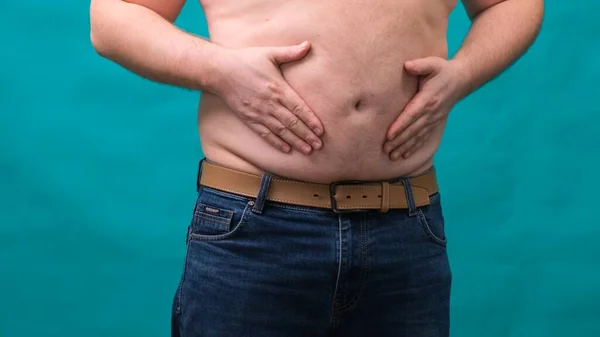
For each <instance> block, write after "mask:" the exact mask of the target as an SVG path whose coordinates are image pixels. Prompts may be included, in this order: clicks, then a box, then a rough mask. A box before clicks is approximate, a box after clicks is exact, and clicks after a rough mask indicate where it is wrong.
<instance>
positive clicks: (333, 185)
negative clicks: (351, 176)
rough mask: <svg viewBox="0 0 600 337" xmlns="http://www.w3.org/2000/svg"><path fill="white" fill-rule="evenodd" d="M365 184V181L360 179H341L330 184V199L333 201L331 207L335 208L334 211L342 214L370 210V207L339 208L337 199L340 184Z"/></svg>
mask: <svg viewBox="0 0 600 337" xmlns="http://www.w3.org/2000/svg"><path fill="white" fill-rule="evenodd" d="M363 184H365V182H364V181H360V180H340V181H334V182H332V183H331V184H329V199H330V202H331V209H332V210H333V212H334V213H337V214H340V213H359V212H366V211H368V209H360V208H350V209H339V208H338V205H337V200H335V192H336V187H338V186H339V185H363Z"/></svg>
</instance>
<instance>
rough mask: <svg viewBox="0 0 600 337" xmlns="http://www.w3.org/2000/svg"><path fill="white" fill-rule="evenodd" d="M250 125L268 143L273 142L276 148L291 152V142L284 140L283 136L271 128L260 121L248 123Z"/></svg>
mask: <svg viewBox="0 0 600 337" xmlns="http://www.w3.org/2000/svg"><path fill="white" fill-rule="evenodd" d="M247 125H248V127H250V129H251V130H252V131H254V132H256V133H257V134H258V135H259V136H261V137H262V138H263V139H264V140H266V141H267V143H269V144H271V145H272V146H273V147H275V148H276V149H278V150H280V151H281V152H284V153H289V152H290V151H291V150H292V149H291V147H290V145H289V144H287V143H286V142H284V141H283V140H282V139H281V138H279V137H278V136H277V135H276V134H274V133H273V132H272V131H271V130H269V129H268V128H267V127H266V126H264V125H262V124H258V123H250V122H249V123H247Z"/></svg>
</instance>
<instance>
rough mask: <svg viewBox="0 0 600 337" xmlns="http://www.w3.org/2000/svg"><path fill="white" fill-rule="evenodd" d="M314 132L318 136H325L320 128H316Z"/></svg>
mask: <svg viewBox="0 0 600 337" xmlns="http://www.w3.org/2000/svg"><path fill="white" fill-rule="evenodd" d="M314 131H315V133H316V134H317V136H322V135H323V130H321V129H320V128H315V129H314Z"/></svg>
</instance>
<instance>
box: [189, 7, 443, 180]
mask: <svg viewBox="0 0 600 337" xmlns="http://www.w3.org/2000/svg"><path fill="white" fill-rule="evenodd" d="M221 1H223V3H224V5H223V4H221V5H219V4H218V3H216V2H215V3H214V4H213V3H208V4H205V13H206V17H207V21H208V23H209V29H210V33H211V39H212V40H213V41H214V42H217V43H219V44H222V45H225V46H230V47H236V48H238V47H239V48H241V47H246V46H280V45H292V44H296V43H299V42H301V41H303V40H308V41H310V42H311V44H312V48H311V51H310V53H309V54H308V56H307V57H306V58H305V59H303V60H301V61H299V62H295V63H290V64H286V65H284V66H283V67H282V72H283V75H284V77H285V79H286V80H287V82H288V83H289V84H290V86H291V87H292V88H293V89H294V90H295V91H296V92H298V94H300V96H302V97H303V99H304V100H305V101H306V103H307V104H308V105H309V106H310V107H311V108H312V109H313V110H314V111H315V113H316V114H317V116H318V117H319V118H320V119H321V121H322V122H323V125H324V127H325V135H324V136H323V138H322V139H323V143H324V147H323V149H321V150H320V151H314V152H313V153H312V154H310V155H304V154H301V153H298V152H292V153H290V154H285V153H281V152H279V151H278V150H276V149H274V148H271V146H270V145H268V144H267V143H266V142H265V141H264V140H263V139H262V138H260V137H259V136H258V135H256V134H254V133H253V132H252V131H251V130H250V129H249V128H248V127H246V126H245V124H244V123H243V122H241V120H239V119H238V118H237V117H236V116H235V115H234V114H233V113H232V111H231V110H230V109H229V108H228V107H227V106H226V105H225V104H224V103H223V101H222V100H221V99H220V98H219V97H216V96H213V95H210V94H207V93H205V94H204V95H203V96H202V100H201V102H200V107H199V116H198V126H199V133H200V140H201V143H202V149H203V152H204V154H205V155H206V157H207V158H209V159H211V160H213V161H215V162H217V163H221V164H223V165H227V166H230V167H233V168H237V169H240V170H243V171H248V172H254V173H261V172H265V171H267V172H271V173H274V174H276V175H279V176H283V177H288V178H292V179H299V180H305V181H314V182H324V183H327V182H331V181H335V180H345V179H360V180H378V179H388V178H393V177H397V176H403V175H413V174H417V173H419V172H420V171H423V170H425V169H427V168H428V167H429V166H431V165H432V158H433V155H434V153H435V151H436V150H437V147H438V145H439V142H440V138H441V134H442V130H443V127H440V128H438V130H436V131H435V132H434V135H433V137H431V138H430V140H429V141H428V143H427V144H425V145H424V146H423V148H422V149H421V150H420V151H418V152H417V153H415V154H414V155H413V156H411V157H410V158H408V159H405V160H399V161H391V160H390V159H389V157H388V155H387V154H386V153H385V152H383V150H382V145H383V142H384V139H385V136H386V132H387V129H388V128H389V126H390V125H391V123H392V122H393V121H394V120H395V119H396V118H397V117H398V115H399V114H400V113H401V111H402V109H403V108H404V106H405V105H406V104H407V103H408V101H409V100H410V99H411V98H412V97H413V96H414V94H415V92H416V90H417V79H416V78H415V77H413V76H410V75H408V74H407V73H406V72H405V71H404V70H403V63H404V61H406V60H408V59H412V58H418V57H425V56H433V55H435V56H442V57H443V56H445V55H446V42H445V28H446V27H445V22H446V21H444V20H447V13H445V11H447V9H444V7H443V6H441V5H440V6H439V8H431V4H429V5H427V6H424V5H422V1H419V0H414V1H410V0H409V1H395V0H384V1H380V2H378V3H376V5H373V4H374V2H369V1H356V2H350V3H349V2H347V1H331V2H329V1H328V2H320V1H319V2H318V1H314V2H311V1H289V2H285V3H284V4H280V1H275V2H273V3H272V4H271V5H270V6H267V5H265V3H271V1H263V2H261V1H249V2H252V6H250V7H249V8H257V3H262V4H263V6H258V7H260V8H261V10H260V11H257V12H253V11H252V10H251V9H249V8H245V10H244V11H243V12H240V11H241V10H243V9H244V6H230V7H227V6H226V3H227V2H226V1H224V0H221ZM439 3H441V2H439ZM236 4H238V5H239V4H240V2H236ZM236 12H237V14H236ZM440 20H441V21H440ZM240 32H243V33H240Z"/></svg>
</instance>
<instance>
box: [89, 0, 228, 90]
mask: <svg viewBox="0 0 600 337" xmlns="http://www.w3.org/2000/svg"><path fill="white" fill-rule="evenodd" d="M132 2H133V1H129V2H126V1H122V0H92V2H91V6H90V21H91V22H90V27H91V32H90V35H91V40H92V44H93V45H94V48H95V49H96V51H97V52H98V54H100V55H101V56H103V57H105V58H107V59H110V60H112V61H114V62H116V63H118V64H120V65H121V66H123V67H125V68H127V69H129V70H131V71H133V72H135V73H137V74H138V75H140V76H142V77H144V78H147V79H150V80H152V81H156V82H160V83H164V84H170V85H175V86H178V87H184V88H189V89H196V90H207V89H208V90H210V89H212V86H213V83H214V82H215V80H216V79H217V78H218V76H219V75H218V73H217V71H218V68H217V67H216V66H215V64H214V63H213V62H212V61H213V60H215V59H217V58H218V56H217V55H218V54H219V52H220V50H219V47H218V46H216V45H213V44H211V43H210V42H208V41H205V40H203V39H202V38H199V37H196V36H193V35H191V34H188V33H185V32H183V31H181V30H179V29H178V28H177V27H175V25H173V22H174V21H175V19H176V18H177V16H178V15H179V12H180V11H181V9H182V8H183V5H184V4H185V0H136V1H135V2H136V3H132ZM199 61H200V62H199Z"/></svg>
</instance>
